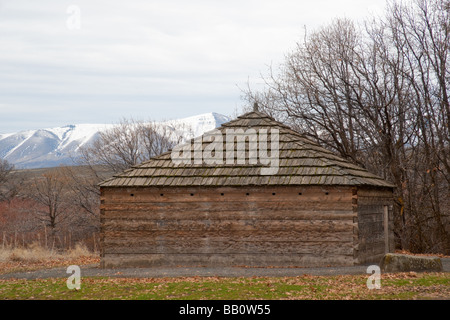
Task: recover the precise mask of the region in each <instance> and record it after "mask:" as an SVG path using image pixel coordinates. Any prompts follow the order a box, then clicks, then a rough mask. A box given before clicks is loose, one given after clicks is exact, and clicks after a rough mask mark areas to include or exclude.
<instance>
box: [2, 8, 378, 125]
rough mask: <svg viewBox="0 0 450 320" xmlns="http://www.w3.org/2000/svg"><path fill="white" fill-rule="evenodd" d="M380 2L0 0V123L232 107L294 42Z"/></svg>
mask: <svg viewBox="0 0 450 320" xmlns="http://www.w3.org/2000/svg"><path fill="white" fill-rule="evenodd" d="M383 8H384V1H383V0H296V1H295V0H274V1H265V0H259V1H256V0H255V1H250V0H239V1H235V0H228V1H212V0H209V1H206V0H205V1H200V0H190V1H186V0H184V1H181V0H166V1H144V0H142V1H138V0H127V1H117V0H108V1H106V0H104V1H93V0H71V1H65V0H39V1H36V0H29V1H26V0H0V133H9V132H15V131H20V130H26V129H37V128H46V127H56V126H63V125H67V124H77V123H115V122H118V121H119V120H120V119H121V118H123V117H126V118H129V117H133V118H135V119H153V120H164V119H174V118H181V117H187V116H192V115H196V114H200V113H206V112H217V113H222V114H225V115H231V114H232V113H233V112H234V111H235V110H237V111H240V110H241V107H242V106H243V104H244V102H243V101H242V100H241V88H245V87H246V86H247V82H250V83H251V84H252V85H254V84H257V83H258V82H261V80H260V74H261V73H263V74H264V73H266V72H267V70H268V66H269V65H270V64H273V65H274V66H276V65H277V64H279V63H280V62H281V61H282V60H283V56H284V55H285V54H286V53H287V52H289V50H291V49H292V48H293V47H294V46H295V44H296V42H297V41H299V40H301V38H302V36H303V33H304V26H306V27H307V28H308V30H313V29H315V28H317V27H319V26H321V25H324V24H327V23H329V22H330V21H331V20H332V19H333V18H336V17H347V18H351V19H355V20H356V19H362V18H364V17H367V16H368V15H370V14H372V13H375V14H380V13H382V12H383Z"/></svg>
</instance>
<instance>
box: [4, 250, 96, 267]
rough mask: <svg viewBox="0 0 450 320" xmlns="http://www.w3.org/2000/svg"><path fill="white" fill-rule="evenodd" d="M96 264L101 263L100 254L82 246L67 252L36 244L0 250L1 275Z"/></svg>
mask: <svg viewBox="0 0 450 320" xmlns="http://www.w3.org/2000/svg"><path fill="white" fill-rule="evenodd" d="M95 263H99V256H98V254H96V253H94V252H91V251H89V250H88V249H87V248H86V246H84V245H82V244H77V245H76V246H75V247H74V248H73V249H71V250H66V251H56V250H51V249H48V248H45V247H42V246H39V245H38V244H36V243H33V244H31V245H29V246H28V247H26V248H23V247H16V248H0V273H10V272H18V271H31V270H37V269H42V268H54V267H58V266H64V265H67V264H76V265H85V264H95Z"/></svg>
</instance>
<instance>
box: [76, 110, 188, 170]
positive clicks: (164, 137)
mask: <svg viewBox="0 0 450 320" xmlns="http://www.w3.org/2000/svg"><path fill="white" fill-rule="evenodd" d="M180 129H182V128H181V126H180V125H177V124H175V123H174V124H172V125H162V124H158V123H155V122H142V121H136V120H127V119H123V120H122V121H121V122H120V123H119V124H118V125H115V126H114V127H112V128H111V129H109V130H106V131H103V132H100V134H99V137H98V139H97V140H95V141H94V142H93V143H92V144H91V145H88V146H83V147H81V152H82V163H83V164H88V165H91V166H92V165H102V166H106V167H108V168H109V169H110V170H111V171H112V172H115V173H117V172H121V171H123V170H125V169H127V168H129V167H131V166H133V165H136V164H139V163H141V162H144V161H146V160H148V159H150V158H152V157H154V156H157V155H159V154H161V153H163V152H165V151H167V150H168V149H170V148H172V147H173V146H174V145H176V144H178V143H179V142H181V141H182V140H183V133H182V132H183V130H180Z"/></svg>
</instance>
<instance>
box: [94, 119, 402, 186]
mask: <svg viewBox="0 0 450 320" xmlns="http://www.w3.org/2000/svg"><path fill="white" fill-rule="evenodd" d="M227 129H233V130H237V129H242V130H243V131H244V134H245V131H246V130H248V129H255V130H256V132H259V129H265V130H267V132H268V134H270V131H271V129H278V130H279V169H278V172H277V173H276V174H275V175H272V176H264V175H262V174H261V172H260V171H261V168H263V167H269V166H268V165H264V164H261V163H259V162H258V163H257V164H251V163H249V160H248V146H249V143H248V142H246V143H245V145H246V148H247V152H246V161H245V163H244V164H237V161H236V157H237V156H238V155H239V153H238V152H236V151H235V152H234V165H233V164H227V163H226V162H227V161H226V160H227V152H226V151H227V150H226V149H225V146H226V130H227ZM217 130H219V131H220V132H221V133H222V134H223V142H224V144H223V145H224V150H223V164H212V165H208V164H206V163H205V162H203V163H202V164H195V163H194V152H191V156H192V158H191V160H192V161H191V164H180V165H176V164H174V162H173V161H172V158H171V152H170V151H169V152H165V153H163V154H161V155H159V156H157V157H154V158H152V159H150V160H148V161H146V162H144V163H142V164H140V165H136V166H134V167H132V168H130V169H128V170H126V171H124V172H123V173H121V174H117V175H115V176H114V177H112V178H110V179H108V180H105V181H103V182H102V183H101V184H100V186H101V187H120V186H128V187H133V186H136V187H137V186H139V187H146V186H158V187H166V186H170V187H181V186H221V185H227V186H250V185H251V186H258V185H267V184H268V183H269V184H270V185H283V186H289V185H292V186H295V185H354V186H359V185H367V186H379V187H391V188H392V187H394V186H393V185H392V184H391V183H389V182H388V181H385V180H384V179H382V178H381V177H378V176H376V175H374V174H372V173H370V172H368V171H367V170H366V169H364V168H361V167H358V166H356V165H354V164H352V163H350V162H348V161H346V160H345V159H342V158H340V157H339V156H337V155H335V154H334V153H332V152H331V151H329V150H327V149H324V148H322V147H321V146H319V145H318V144H316V143H314V142H313V141H311V140H309V139H307V138H305V137H304V136H302V135H301V134H300V133H298V132H296V131H294V130H292V129H290V128H289V127H287V126H286V125H284V124H282V123H280V122H277V121H275V120H274V119H273V118H271V117H269V116H268V115H266V114H264V113H262V112H258V111H253V112H249V113H246V114H244V115H242V116H240V117H238V118H237V119H236V120H233V121H230V122H227V123H224V124H222V126H221V127H219V128H217ZM205 134H207V133H205ZM196 139H198V138H196ZM205 140H206V141H203V143H202V148H203V149H204V148H205V146H207V145H209V143H210V141H212V140H211V139H205ZM267 140H268V141H267V147H268V150H267V152H268V154H269V155H270V154H271V150H270V147H271V140H270V135H269V137H268V138H267ZM197 141H198V140H197ZM189 143H191V146H192V149H191V150H194V139H191V141H189V142H187V143H186V144H189ZM234 149H235V150H237V149H238V147H237V143H235V147H234ZM240 149H242V148H240ZM257 151H258V154H259V145H258V150H257Z"/></svg>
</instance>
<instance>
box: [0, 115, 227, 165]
mask: <svg viewBox="0 0 450 320" xmlns="http://www.w3.org/2000/svg"><path fill="white" fill-rule="evenodd" d="M228 121H230V118H228V117H227V116H224V115H221V114H218V113H214V112H211V113H205V114H200V115H197V116H192V117H188V118H183V119H176V120H171V121H165V122H160V123H161V124H166V125H170V124H173V123H176V124H181V125H182V128H183V130H185V131H186V132H184V134H183V135H184V136H185V137H186V138H192V137H197V136H200V135H202V134H203V133H205V132H207V131H210V130H213V129H214V128H217V127H219V126H220V125H221V124H222V123H225V122H228ZM113 126H114V124H76V125H67V126H64V127H57V128H49V129H38V130H27V131H21V132H17V133H9V134H0V158H3V159H6V160H8V162H10V163H12V164H14V165H15V166H16V168H24V169H25V168H27V169H31V168H44V167H55V166H59V165H72V164H74V159H76V158H77V157H79V147H81V146H83V145H85V144H88V143H90V142H92V141H94V140H95V139H96V138H97V137H98V134H99V132H101V131H103V130H107V129H110V128H112V127H113Z"/></svg>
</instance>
